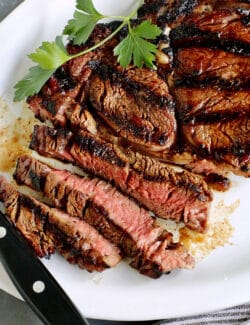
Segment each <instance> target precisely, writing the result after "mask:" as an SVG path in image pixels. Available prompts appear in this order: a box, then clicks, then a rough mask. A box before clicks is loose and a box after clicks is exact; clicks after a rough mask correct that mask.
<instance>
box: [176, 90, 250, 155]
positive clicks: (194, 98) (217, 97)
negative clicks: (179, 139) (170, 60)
mask: <svg viewBox="0 0 250 325" xmlns="http://www.w3.org/2000/svg"><path fill="white" fill-rule="evenodd" d="M175 93H176V97H177V99H178V102H179V118H180V120H181V122H182V131H183V134H184V136H185V138H186V139H187V140H188V142H189V143H191V144H192V145H193V146H194V147H195V148H198V149H199V150H200V151H203V152H204V154H212V153H214V152H217V151H221V150H222V151H223V152H225V151H226V152H232V153H234V154H235V155H236V156H237V151H239V154H242V153H243V152H242V153H240V151H241V149H242V150H244V153H243V154H249V152H248V150H249V149H248V148H249V143H250V119H249V117H250V92H249V91H248V90H240V91H231V90H229V91H228V90H223V91H222V90H219V89H216V88H212V87H206V89H202V88H187V87H180V88H176V89H175ZM237 148H238V149H237Z"/></svg>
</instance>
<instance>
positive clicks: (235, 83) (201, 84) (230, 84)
mask: <svg viewBox="0 0 250 325" xmlns="http://www.w3.org/2000/svg"><path fill="white" fill-rule="evenodd" d="M208 84H209V85H213V86H219V87H220V89H222V90H227V89H228V88H230V89H231V90H244V89H249V88H250V81H247V82H244V81H243V83H242V79H240V77H239V78H235V79H230V80H226V79H222V78H220V77H212V76H211V77H205V78H203V79H202V80H200V79H199V78H196V77H195V76H193V77H185V78H181V79H175V86H176V87H191V88H204V89H205V88H206V87H207V85H208Z"/></svg>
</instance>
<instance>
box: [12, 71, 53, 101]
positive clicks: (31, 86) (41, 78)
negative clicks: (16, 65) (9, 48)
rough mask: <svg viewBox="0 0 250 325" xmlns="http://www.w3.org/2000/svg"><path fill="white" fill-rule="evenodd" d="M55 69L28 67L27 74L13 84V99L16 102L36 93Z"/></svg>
mask: <svg viewBox="0 0 250 325" xmlns="http://www.w3.org/2000/svg"><path fill="white" fill-rule="evenodd" d="M55 70H56V69H52V70H45V69H42V68H41V67H39V66H35V67H32V68H30V69H29V72H28V74H27V75H26V76H25V77H24V78H23V79H22V80H20V81H19V82H18V83H17V84H16V85H15V87H14V88H15V89H16V91H15V97H14V101H15V102H18V101H20V100H22V99H24V98H26V97H28V96H33V95H34V94H36V93H37V92H38V91H39V90H40V89H41V88H42V86H43V85H44V84H45V82H46V81H47V80H48V79H49V78H50V77H51V75H52V74H53V73H54V72H55Z"/></svg>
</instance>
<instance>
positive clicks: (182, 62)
mask: <svg viewBox="0 0 250 325" xmlns="http://www.w3.org/2000/svg"><path fill="white" fill-rule="evenodd" d="M174 62H175V84H177V85H178V84H186V85H188V84H190V85H194V84H196V85H204V87H205V86H207V85H208V84H210V85H211V84H215V85H219V86H220V87H223V88H228V87H234V88H236V87H249V86H250V58H249V56H244V55H236V54H232V53H228V52H225V51H222V50H218V49H217V50H216V49H210V48H205V47H204V48H199V47H192V48H183V49H179V50H178V51H177V53H176V56H175V60H174ZM205 92H206V91H205V90H204V93H205ZM211 97H214V96H211ZM236 97H237V96H236ZM222 108H223V105H222Z"/></svg>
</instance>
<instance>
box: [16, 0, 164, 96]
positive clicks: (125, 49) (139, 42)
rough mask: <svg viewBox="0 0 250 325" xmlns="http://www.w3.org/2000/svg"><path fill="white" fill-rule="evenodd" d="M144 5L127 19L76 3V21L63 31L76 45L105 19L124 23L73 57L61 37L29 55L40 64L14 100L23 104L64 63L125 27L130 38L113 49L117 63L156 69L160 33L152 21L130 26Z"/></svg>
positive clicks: (19, 86)
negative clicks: (23, 100) (157, 40)
mask: <svg viewBox="0 0 250 325" xmlns="http://www.w3.org/2000/svg"><path fill="white" fill-rule="evenodd" d="M142 3H143V0H140V1H138V5H137V8H136V10H134V11H133V12H131V13H130V14H129V15H128V16H105V15H102V14H101V13H99V12H98V11H97V10H96V9H95V7H94V5H93V2H92V0H77V3H76V9H77V10H75V12H74V18H73V19H71V20H69V21H68V24H67V25H66V27H65V28H64V31H63V34H64V35H68V36H69V37H70V39H71V40H72V41H73V43H74V44H76V45H80V44H83V43H84V42H86V41H87V39H88V38H89V36H90V34H91V33H92V31H93V29H94V28H95V25H96V23H97V22H98V21H99V20H101V19H103V18H114V19H119V20H121V24H120V25H119V26H118V28H117V29H116V30H115V31H114V32H113V33H111V34H110V35H109V36H107V37H106V38H104V39H103V40H102V41H100V42H99V43H97V44H95V45H94V46H92V47H90V48H88V49H85V50H83V51H82V52H79V53H77V54H74V55H70V54H69V53H68V52H67V50H66V48H65V46H64V44H63V37H62V36H60V37H59V36H58V37H57V38H56V40H55V41H54V42H43V43H42V45H41V46H40V47H39V48H38V49H37V50H36V51H35V52H34V53H32V54H30V55H29V58H30V59H31V60H32V61H33V62H35V63H37V64H38V65H37V66H35V67H32V68H30V70H29V72H28V74H27V75H26V76H25V77H24V79H23V80H21V81H19V82H18V83H17V84H16V85H15V87H14V88H15V90H16V91H15V97H14V101H20V100H22V99H25V98H26V97H27V96H32V95H34V94H36V93H38V92H39V91H40V90H41V88H42V86H43V85H44V83H45V82H46V81H47V80H48V79H49V78H50V77H51V75H52V74H53V73H54V72H55V70H56V69H57V68H59V67H60V66H61V65H62V64H64V63H66V62H67V61H69V60H71V59H74V58H76V57H78V56H81V55H84V54H86V53H89V52H91V51H93V50H95V49H97V48H98V47H100V46H102V45H103V44H105V43H106V42H107V41H109V40H110V39H112V38H113V37H114V36H115V35H116V34H117V33H118V32H119V31H120V30H121V29H122V28H123V27H124V26H126V25H127V26H128V35H127V36H126V38H125V39H124V40H122V41H121V42H120V43H119V44H118V45H117V46H116V47H115V48H114V54H115V55H116V56H117V57H118V58H117V60H118V62H119V63H120V64H121V66H122V67H124V68H126V67H127V66H128V65H129V64H131V63H132V64H133V65H134V66H137V67H139V68H141V67H142V66H143V65H146V66H147V67H149V68H155V66H154V64H153V62H154V61H155V54H156V52H157V47H156V45H155V44H152V43H150V42H149V40H154V39H155V38H156V37H157V36H159V35H160V33H161V30H160V29H159V28H158V27H157V26H156V25H153V24H152V23H151V22H149V21H144V22H142V23H141V24H140V25H138V26H137V27H135V28H133V27H132V26H131V19H132V18H133V17H134V16H135V15H136V13H137V11H138V9H139V7H140V6H141V5H142Z"/></svg>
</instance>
